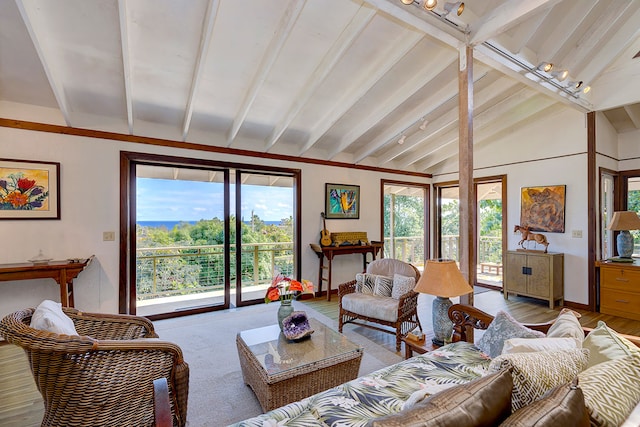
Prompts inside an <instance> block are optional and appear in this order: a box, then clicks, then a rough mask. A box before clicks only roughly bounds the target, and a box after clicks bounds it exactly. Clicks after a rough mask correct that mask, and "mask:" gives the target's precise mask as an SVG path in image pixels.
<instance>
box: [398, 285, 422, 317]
mask: <svg viewBox="0 0 640 427" xmlns="http://www.w3.org/2000/svg"><path fill="white" fill-rule="evenodd" d="M418 295H419V294H418V293H417V292H416V291H413V290H411V291H409V292H407V293H405V294H404V295H401V296H400V298H398V319H403V318H405V317H406V316H410V315H411V314H413V313H415V312H416V310H417V309H418Z"/></svg>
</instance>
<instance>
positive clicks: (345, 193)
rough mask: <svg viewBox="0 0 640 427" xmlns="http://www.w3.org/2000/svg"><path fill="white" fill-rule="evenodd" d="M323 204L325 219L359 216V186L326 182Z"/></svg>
mask: <svg viewBox="0 0 640 427" xmlns="http://www.w3.org/2000/svg"><path fill="white" fill-rule="evenodd" d="M324 205H325V206H324V212H325V218H327V219H358V218H360V186H359V185H343V184H326V186H325V196H324Z"/></svg>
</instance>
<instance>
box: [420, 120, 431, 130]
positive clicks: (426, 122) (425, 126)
mask: <svg viewBox="0 0 640 427" xmlns="http://www.w3.org/2000/svg"><path fill="white" fill-rule="evenodd" d="M428 123H429V122H428V121H427V120H426V119H422V123H421V124H420V126H419V128H420V130H425V129H426V128H427V124H428Z"/></svg>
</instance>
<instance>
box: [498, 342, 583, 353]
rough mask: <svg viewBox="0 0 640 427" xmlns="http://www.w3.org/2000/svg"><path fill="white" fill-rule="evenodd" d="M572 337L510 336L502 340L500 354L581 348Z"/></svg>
mask: <svg viewBox="0 0 640 427" xmlns="http://www.w3.org/2000/svg"><path fill="white" fill-rule="evenodd" d="M581 347H582V346H579V345H578V343H577V342H576V340H575V339H574V338H511V339H508V340H506V341H505V342H504V347H502V354H513V353H531V352H534V351H549V350H570V349H572V348H581Z"/></svg>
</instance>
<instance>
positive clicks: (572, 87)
mask: <svg viewBox="0 0 640 427" xmlns="http://www.w3.org/2000/svg"><path fill="white" fill-rule="evenodd" d="M582 84H583V82H582V80H580V81H575V82H569V85H568V88H569V89H570V90H572V91H574V92H577V91H578V90H580V88H581V87H582Z"/></svg>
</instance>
